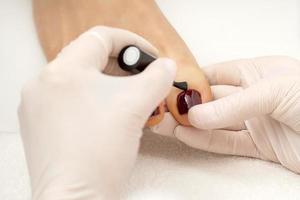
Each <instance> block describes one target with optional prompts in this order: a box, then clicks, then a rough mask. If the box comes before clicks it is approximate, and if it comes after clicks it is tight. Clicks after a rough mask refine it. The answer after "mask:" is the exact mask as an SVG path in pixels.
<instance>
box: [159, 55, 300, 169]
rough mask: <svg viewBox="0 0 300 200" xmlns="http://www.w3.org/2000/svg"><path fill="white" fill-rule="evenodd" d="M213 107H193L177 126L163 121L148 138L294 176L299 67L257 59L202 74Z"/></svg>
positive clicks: (299, 137) (299, 147)
mask: <svg viewBox="0 0 300 200" xmlns="http://www.w3.org/2000/svg"><path fill="white" fill-rule="evenodd" d="M203 70H204V72H205V74H206V76H207V78H208V79H209V82H210V84H211V85H213V86H212V91H213V94H214V97H215V99H217V100H215V101H212V102H209V103H206V104H202V105H197V106H194V107H192V108H191V109H190V110H189V113H188V117H189V121H190V122H191V124H192V125H193V126H194V127H196V128H193V127H183V126H179V125H178V124H177V123H176V121H175V120H174V119H173V118H172V117H171V115H170V114H169V115H166V117H165V118H164V120H163V121H162V123H161V124H159V125H157V126H156V127H154V128H153V131H154V132H157V133H160V134H164V135H172V134H174V135H175V137H177V138H178V139H179V140H181V141H182V142H184V143H186V144H187V145H189V146H192V147H195V148H198V149H202V150H205V151H210V152H215V153H222V154H231V155H241V156H249V157H255V158H260V159H264V160H269V161H274V162H278V163H281V164H282V165H283V166H285V167H287V168H288V169H290V170H292V171H294V172H297V173H300V62H299V61H298V60H295V59H292V58H288V57H279V56H278V57H274V56H273V57H262V58H255V59H244V60H237V61H231V62H226V63H221V64H216V65H213V66H211V67H207V68H204V69H203Z"/></svg>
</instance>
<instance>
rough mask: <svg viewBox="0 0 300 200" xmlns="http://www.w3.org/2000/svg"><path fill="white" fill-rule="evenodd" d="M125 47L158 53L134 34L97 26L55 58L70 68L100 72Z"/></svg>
mask: <svg viewBox="0 0 300 200" xmlns="http://www.w3.org/2000/svg"><path fill="white" fill-rule="evenodd" d="M127 45H136V46H138V47H139V48H141V49H143V50H144V51H145V52H149V53H150V54H153V55H157V53H158V50H157V49H156V48H155V47H153V46H152V45H151V44H150V43H149V42H147V41H146V40H145V39H143V38H142V37H140V36H138V35H137V34H135V33H132V32H130V31H127V30H122V29H117V28H110V27H105V26H97V27H94V28H92V29H90V30H88V31H87V32H85V33H83V34H82V35H81V36H79V38H77V39H76V40H74V41H73V42H71V43H70V44H69V45H68V46H66V47H65V48H63V50H62V51H61V53H60V54H59V55H58V57H57V58H58V59H59V60H60V61H64V62H68V63H70V64H72V67H93V68H96V69H99V70H100V71H102V70H104V68H105V67H106V65H107V62H108V59H109V57H110V56H117V55H118V53H119V52H120V51H121V49H122V48H123V47H125V46H127Z"/></svg>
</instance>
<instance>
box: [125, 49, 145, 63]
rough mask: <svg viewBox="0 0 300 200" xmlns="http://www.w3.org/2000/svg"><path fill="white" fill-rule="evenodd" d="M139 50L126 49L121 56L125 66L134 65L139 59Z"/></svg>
mask: <svg viewBox="0 0 300 200" xmlns="http://www.w3.org/2000/svg"><path fill="white" fill-rule="evenodd" d="M140 55H141V53H140V50H139V49H138V48H136V47H128V48H127V49H126V50H125V52H124V54H123V61H124V63H125V64H126V65H134V64H136V63H137V61H138V60H139V58H140Z"/></svg>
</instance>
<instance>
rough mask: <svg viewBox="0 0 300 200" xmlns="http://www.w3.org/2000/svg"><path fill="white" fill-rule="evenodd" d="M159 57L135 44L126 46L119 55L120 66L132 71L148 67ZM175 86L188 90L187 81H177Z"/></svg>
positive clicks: (137, 71)
mask: <svg viewBox="0 0 300 200" xmlns="http://www.w3.org/2000/svg"><path fill="white" fill-rule="evenodd" d="M156 59H157V58H156V57H155V56H152V55H149V54H147V53H146V52H144V51H142V50H141V49H140V48H138V47H137V46H134V45H129V46H126V47H124V48H123V49H122V50H121V51H120V53H119V56H118V63H119V66H120V67H121V68H122V69H123V70H125V71H130V72H132V73H135V74H137V73H140V72H142V71H144V70H145V69H146V67H147V66H148V65H149V64H150V63H152V62H153V61H155V60H156ZM173 86H174V87H176V88H179V89H181V90H187V89H188V85H187V82H185V81H184V82H175V81H174V83H173Z"/></svg>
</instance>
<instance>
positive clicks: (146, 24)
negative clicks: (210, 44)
mask: <svg viewBox="0 0 300 200" xmlns="http://www.w3.org/2000/svg"><path fill="white" fill-rule="evenodd" d="M33 8H34V18H35V23H36V27H37V32H38V35H39V38H40V42H41V45H42V47H43V49H44V52H45V54H46V57H47V59H48V60H49V61H51V60H52V59H54V58H55V56H56V55H57V54H58V53H59V51H60V50H61V49H62V48H63V47H64V46H65V45H67V44H68V43H69V42H70V41H72V40H74V39H75V38H76V37H77V36H79V35H80V34H81V33H83V32H84V31H86V30H87V29H89V28H91V27H93V26H97V25H105V26H112V27H118V28H123V29H127V30H130V31H132V32H135V33H137V34H139V35H141V36H143V37H144V38H146V39H147V40H148V41H150V42H151V43H152V44H153V45H154V46H156V47H157V48H158V49H159V51H160V55H159V56H161V57H170V58H172V59H174V60H175V61H176V62H177V65H178V71H177V76H176V81H179V82H180V81H187V82H188V85H189V89H194V90H197V91H198V92H199V93H200V94H201V101H202V103H205V102H208V101H210V100H212V94H211V90H210V87H209V84H208V82H207V80H206V78H205V76H204V74H203V73H202V71H201V69H200V68H199V66H198V64H197V62H196V60H195V58H194V57H193V55H192V54H191V52H190V51H189V49H188V47H187V46H186V44H185V43H184V41H183V40H182V39H181V38H180V36H179V35H178V34H177V32H176V31H175V29H174V28H173V27H172V26H171V25H170V24H169V22H168V21H167V19H166V18H165V17H164V15H163V14H162V13H161V11H160V9H159V7H158V6H157V4H156V3H155V1H154V0H143V1H140V0H101V1H97V0H89V1H86V0H33ZM180 92H181V90H179V89H177V88H173V89H172V91H171V93H170V94H169V96H168V97H167V99H166V103H167V107H168V109H169V111H170V112H171V113H172V114H173V116H174V117H175V119H176V120H177V121H178V122H179V123H181V124H183V125H190V123H189V121H188V118H187V114H179V112H178V109H177V96H178V94H179V93H180ZM157 121H160V120H157ZM151 124H152V123H151Z"/></svg>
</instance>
